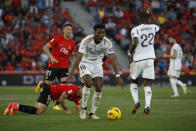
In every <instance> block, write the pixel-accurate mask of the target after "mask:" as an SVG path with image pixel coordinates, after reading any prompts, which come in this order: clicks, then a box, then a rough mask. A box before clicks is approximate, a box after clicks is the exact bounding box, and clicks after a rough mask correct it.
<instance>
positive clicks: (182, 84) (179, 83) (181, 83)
mask: <svg viewBox="0 0 196 131" xmlns="http://www.w3.org/2000/svg"><path fill="white" fill-rule="evenodd" d="M176 84H177V85H179V86H181V87H184V85H185V84H184V83H183V82H182V81H180V80H178V79H177V80H176Z"/></svg>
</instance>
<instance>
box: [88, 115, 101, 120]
mask: <svg viewBox="0 0 196 131" xmlns="http://www.w3.org/2000/svg"><path fill="white" fill-rule="evenodd" d="M88 119H93V120H98V119H100V118H99V117H98V116H96V115H95V114H93V115H92V116H89V118H88Z"/></svg>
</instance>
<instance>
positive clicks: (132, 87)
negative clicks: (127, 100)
mask: <svg viewBox="0 0 196 131" xmlns="http://www.w3.org/2000/svg"><path fill="white" fill-rule="evenodd" d="M130 91H131V95H132V97H133V100H134V102H135V104H136V103H138V102H139V98H138V89H137V84H135V83H132V84H131V85H130Z"/></svg>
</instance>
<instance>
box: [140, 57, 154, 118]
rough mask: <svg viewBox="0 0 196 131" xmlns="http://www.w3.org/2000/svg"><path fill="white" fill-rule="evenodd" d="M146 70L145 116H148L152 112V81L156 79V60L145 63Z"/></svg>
mask: <svg viewBox="0 0 196 131" xmlns="http://www.w3.org/2000/svg"><path fill="white" fill-rule="evenodd" d="M143 66H144V69H143V73H142V78H143V79H144V92H145V108H144V115H148V114H149V112H150V103H151V98H152V91H151V81H152V80H154V79H155V73H154V60H152V59H149V60H145V61H144V64H143Z"/></svg>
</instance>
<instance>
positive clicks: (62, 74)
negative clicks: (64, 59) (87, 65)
mask: <svg viewBox="0 0 196 131" xmlns="http://www.w3.org/2000/svg"><path fill="white" fill-rule="evenodd" d="M67 76H68V69H67V68H62V69H58V72H57V77H58V79H59V81H60V82H61V83H62V84H66V83H67ZM59 104H60V103H59V101H58V100H56V103H55V106H54V107H53V109H54V110H57V111H60V110H62V109H61V108H60V106H59Z"/></svg>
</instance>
